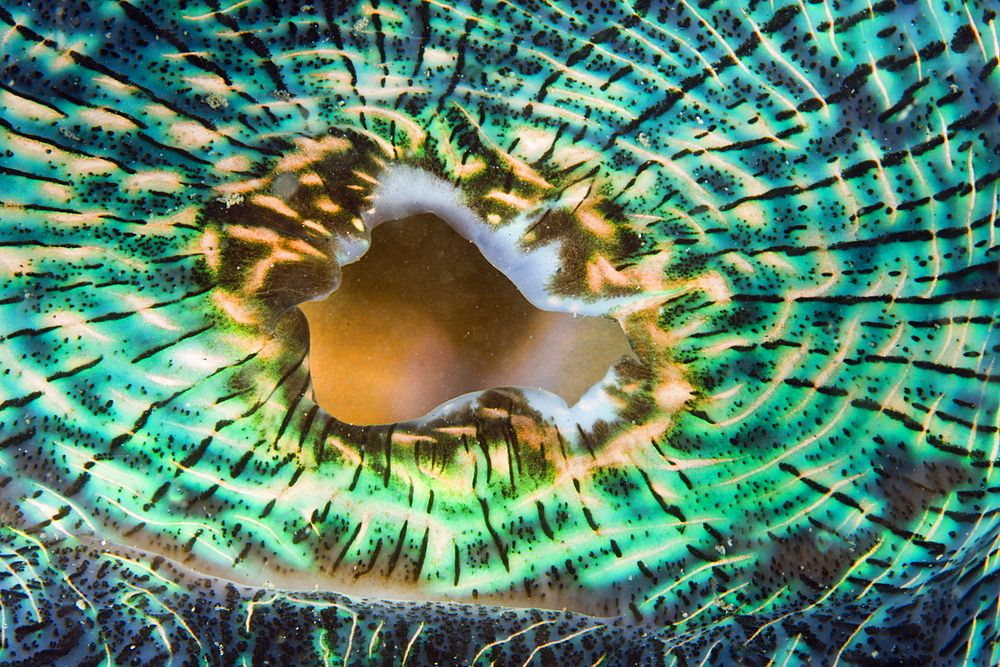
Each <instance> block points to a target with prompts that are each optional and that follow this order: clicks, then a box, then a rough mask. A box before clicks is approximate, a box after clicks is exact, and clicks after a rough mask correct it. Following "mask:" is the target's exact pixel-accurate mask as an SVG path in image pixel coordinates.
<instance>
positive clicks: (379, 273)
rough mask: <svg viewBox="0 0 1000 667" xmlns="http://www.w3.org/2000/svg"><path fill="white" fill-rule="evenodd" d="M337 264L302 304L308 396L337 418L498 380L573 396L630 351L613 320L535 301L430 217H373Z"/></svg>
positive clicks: (385, 418) (386, 418) (426, 407)
mask: <svg viewBox="0 0 1000 667" xmlns="http://www.w3.org/2000/svg"><path fill="white" fill-rule="evenodd" d="M343 273H344V278H343V282H342V283H341V285H340V287H339V288H338V289H337V291H336V292H334V293H333V294H331V295H330V297H329V298H327V299H325V300H324V301H314V302H309V303H305V304H302V306H301V307H302V310H303V311H304V312H305V314H306V317H307V318H308V320H309V330H310V345H311V349H310V367H311V370H312V376H313V384H314V387H315V390H316V395H317V400H318V402H319V403H320V404H321V405H322V406H323V407H324V408H325V409H326V410H327V411H328V412H330V413H331V414H333V415H334V416H336V417H338V418H339V419H342V420H344V421H348V422H352V423H358V424H378V423H386V422H394V421H401V420H406V419H414V418H417V417H421V416H423V415H424V414H426V413H427V412H429V411H430V410H432V409H434V408H435V407H437V406H438V405H440V404H441V403H443V402H445V401H447V400H448V399H450V398H454V397H456V396H460V395H462V394H464V393H468V392H471V391H478V390H482V389H489V388H492V387H500V386H520V387H535V388H541V389H546V390H548V391H551V392H553V393H555V394H557V395H559V396H561V397H562V398H563V399H565V400H566V402H567V404H568V405H573V404H574V403H576V401H577V400H578V399H579V398H580V396H581V395H582V394H583V393H584V392H585V391H586V390H587V389H589V388H590V387H591V386H593V384H594V383H595V382H597V381H598V380H600V379H601V378H602V377H603V376H604V375H605V373H607V371H608V368H609V367H610V366H611V365H612V364H614V363H615V362H616V361H618V359H620V358H621V357H622V356H623V355H628V354H631V349H630V348H629V344H628V340H627V339H626V337H625V334H624V332H622V330H621V327H620V326H619V325H618V323H617V322H615V321H614V320H611V319H605V318H596V317H583V316H573V315H570V314H568V313H553V312H547V311H543V310H539V309H537V308H535V307H534V306H532V305H531V304H530V303H529V302H528V301H527V300H526V299H525V298H524V297H523V296H522V295H521V293H520V292H519V291H518V290H517V288H516V287H515V286H514V284H513V283H512V282H511V281H510V280H509V279H508V278H507V277H506V276H504V275H503V274H502V273H501V272H500V271H499V270H498V269H496V268H494V267H493V266H492V265H491V264H490V263H489V262H487V261H486V259H485V258H484V257H483V256H482V254H481V253H480V252H479V251H478V249H477V248H476V247H475V245H474V244H473V243H471V242H470V241H467V240H466V239H464V238H462V237H461V236H460V235H459V234H458V233H457V232H455V231H454V230H453V229H452V228H451V227H449V226H448V224H447V223H445V222H444V221H443V220H441V219H440V218H438V217H436V216H434V215H430V214H427V215H420V216H414V217H412V218H406V219H403V220H394V221H391V222H387V223H384V224H382V225H380V226H378V227H377V228H375V230H374V231H373V233H372V245H371V248H370V249H369V251H368V252H367V253H365V255H364V256H362V257H361V259H360V260H358V261H357V262H355V263H353V264H349V265H347V266H345V267H343Z"/></svg>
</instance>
